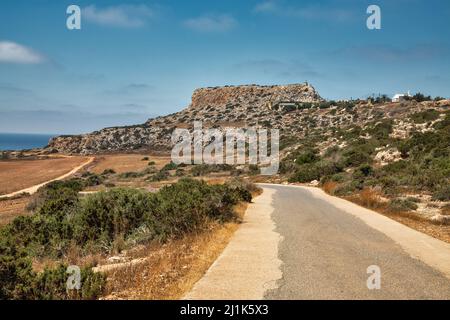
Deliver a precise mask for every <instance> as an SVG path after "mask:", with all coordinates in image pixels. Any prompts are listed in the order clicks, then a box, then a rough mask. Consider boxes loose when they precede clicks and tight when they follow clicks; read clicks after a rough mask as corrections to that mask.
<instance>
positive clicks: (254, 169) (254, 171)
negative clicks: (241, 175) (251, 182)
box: [248, 164, 261, 175]
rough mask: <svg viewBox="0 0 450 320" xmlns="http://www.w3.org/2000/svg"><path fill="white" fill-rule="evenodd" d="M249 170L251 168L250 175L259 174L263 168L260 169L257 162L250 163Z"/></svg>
mask: <svg viewBox="0 0 450 320" xmlns="http://www.w3.org/2000/svg"><path fill="white" fill-rule="evenodd" d="M248 170H249V173H250V175H258V174H260V173H261V170H260V169H259V167H258V165H256V164H250V165H249V166H248Z"/></svg>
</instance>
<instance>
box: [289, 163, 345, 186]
mask: <svg viewBox="0 0 450 320" xmlns="http://www.w3.org/2000/svg"><path fill="white" fill-rule="evenodd" d="M341 171H342V166H340V164H339V163H336V162H329V161H319V162H317V163H314V164H304V165H301V166H299V167H298V169H297V170H296V172H295V173H294V175H293V176H292V177H291V178H290V179H289V180H290V181H291V182H302V183H305V182H311V181H313V180H320V179H321V178H322V177H323V176H330V175H334V174H336V173H339V172H341Z"/></svg>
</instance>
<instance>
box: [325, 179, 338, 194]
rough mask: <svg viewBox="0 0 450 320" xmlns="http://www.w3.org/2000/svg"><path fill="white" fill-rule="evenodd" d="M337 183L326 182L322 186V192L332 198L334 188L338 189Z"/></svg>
mask: <svg viewBox="0 0 450 320" xmlns="http://www.w3.org/2000/svg"><path fill="white" fill-rule="evenodd" d="M338 185H339V184H338V183H337V182H334V181H327V182H325V183H324V184H323V186H322V189H323V191H325V192H326V193H328V194H329V195H332V196H334V191H335V190H336V188H337V187H338Z"/></svg>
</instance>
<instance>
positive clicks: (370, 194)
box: [359, 188, 383, 209]
mask: <svg viewBox="0 0 450 320" xmlns="http://www.w3.org/2000/svg"><path fill="white" fill-rule="evenodd" d="M359 201H360V203H361V205H362V206H364V207H366V208H370V209H376V208H380V207H381V206H382V205H383V203H382V202H381V196H380V194H379V193H378V192H377V191H375V190H374V189H372V188H365V189H363V190H362V191H361V192H360V194H359Z"/></svg>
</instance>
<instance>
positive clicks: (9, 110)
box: [0, 0, 450, 134]
mask: <svg viewBox="0 0 450 320" xmlns="http://www.w3.org/2000/svg"><path fill="white" fill-rule="evenodd" d="M70 4H76V5H78V6H80V7H81V8H82V15H81V19H82V29H81V30H72V31H70V30H68V29H67V28H66V19H67V16H68V15H67V14H66V9H67V7H68V6H69V5H70ZM370 4H376V5H379V6H380V8H381V13H382V28H381V30H368V29H367V27H366V19H367V17H368V14H367V13H366V9H367V7H368V6H369V5H370ZM449 17H450V2H449V1H447V0H431V1H430V0H428V1H425V0H384V1H375V0H372V1H364V0H340V1H337V0H315V1H312V0H311V1H309V0H307V1H289V0H246V1H242V0H215V1H211V0H195V1H194V0H191V1H186V0H184V1H181V0H179V1H176V0H160V1H145V0H142V1H131V0H108V1H101V0H97V1H84V0H71V1H65V0H58V1H54V0H28V1H25V0H2V1H1V2H0V132H27V133H68V134H69V133H80V132H88V131H91V130H96V129H101V128H102V127H105V126H114V125H126V124H136V123H143V122H145V121H146V120H147V119H148V118H150V117H153V116H156V115H164V114H168V113H172V112H176V111H179V110H181V109H182V108H184V107H186V106H187V105H188V104H189V102H190V97H191V94H192V91H193V90H194V89H195V88H198V87H203V86H216V85H231V84H233V85H237V84H252V83H256V84H286V83H299V82H304V81H308V82H310V83H311V84H313V85H314V86H315V87H316V88H317V89H318V90H319V93H320V94H321V95H322V96H323V97H325V98H329V99H341V98H351V97H353V98H355V97H364V96H367V95H368V94H371V93H375V94H378V93H386V94H393V93H395V92H405V91H407V90H411V92H416V91H421V92H424V93H427V94H430V95H433V96H435V95H440V96H445V97H449V96H450V59H449V58H450V28H449V26H448V21H449Z"/></svg>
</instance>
